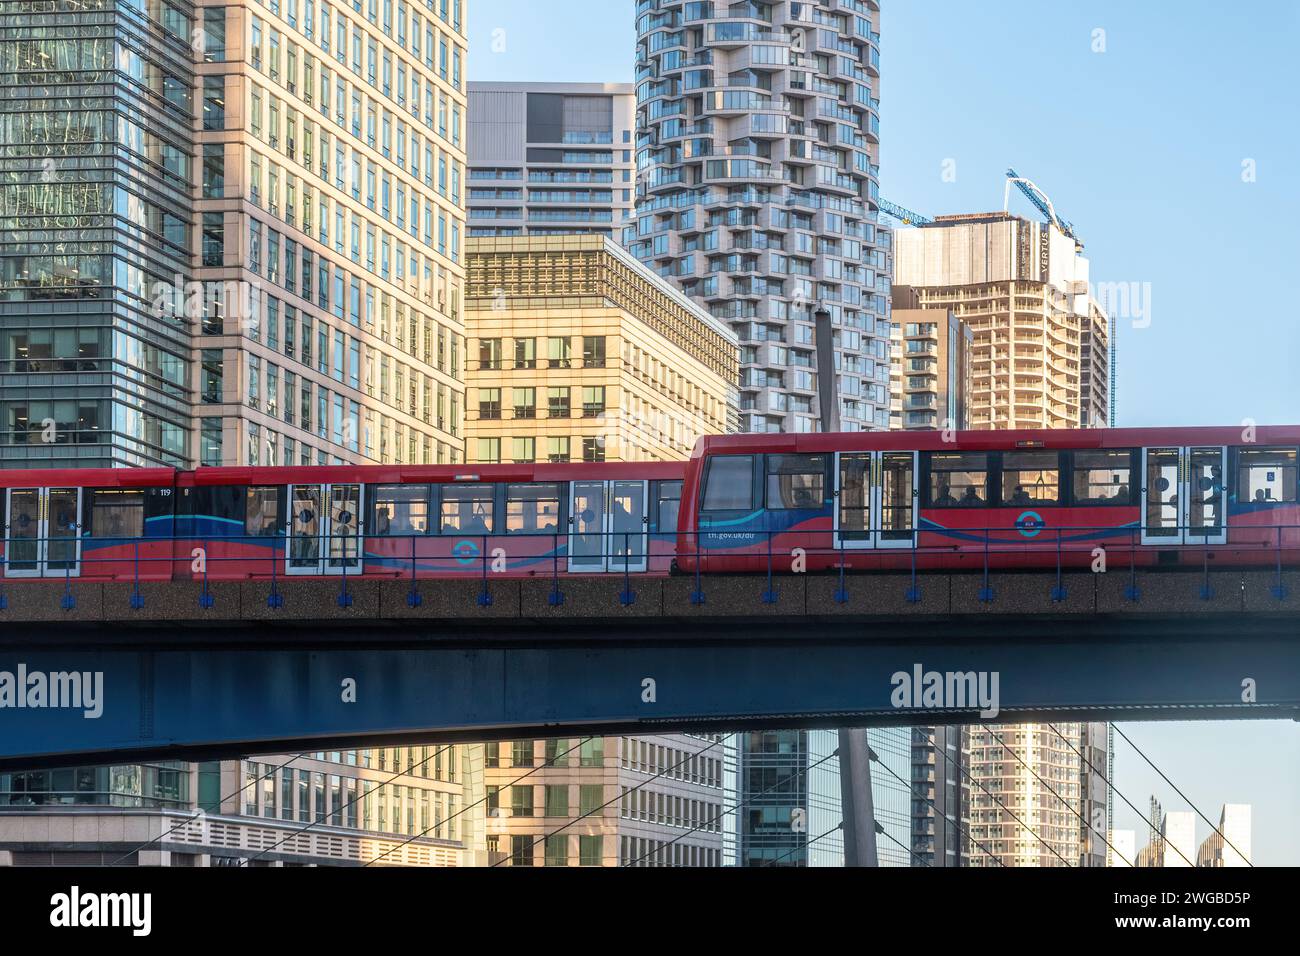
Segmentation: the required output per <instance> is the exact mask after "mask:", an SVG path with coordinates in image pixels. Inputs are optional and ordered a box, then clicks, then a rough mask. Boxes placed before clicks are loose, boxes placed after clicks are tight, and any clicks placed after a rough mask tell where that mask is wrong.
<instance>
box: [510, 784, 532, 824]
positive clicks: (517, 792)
mask: <svg viewBox="0 0 1300 956" xmlns="http://www.w3.org/2000/svg"><path fill="white" fill-rule="evenodd" d="M510 815H511V816H512V817H531V816H532V815H533V788H532V787H531V786H530V785H528V784H521V783H516V784H511V786H510Z"/></svg>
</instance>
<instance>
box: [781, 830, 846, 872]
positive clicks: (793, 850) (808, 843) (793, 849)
mask: <svg viewBox="0 0 1300 956" xmlns="http://www.w3.org/2000/svg"><path fill="white" fill-rule="evenodd" d="M843 829H844V824H843V822H840V823H837V824H835V826H833V827H831V828H830V829H829V830H827V831H826V832H825V833H820V834H818V835H817V836H815V837H813V838H812V839H811V840H805V841H804V842H803V843H800V844H799V845H798V846H792V847H790V849H788V850H786V851H785V852H784V853H782V854H781V855H780V856H778V857H773V858H772V859H770V860H768V861H767V862H766V863H764V864H763V865H764V866H776V865H777V864H778V863H780V862H781V861H782V860H784V859H785V858H786V857H787V856H789V855H790V854H791V853H798V852H799V851H800V850H806V849H808V848H809V847H810V846H812V845H813V844H814V843H816V842H817V841H818V840H821V839H823V838H825V837H828V836H830V835H831V834H832V833H834V832H836V831H837V830H843Z"/></svg>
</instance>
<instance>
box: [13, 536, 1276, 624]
mask: <svg viewBox="0 0 1300 956" xmlns="http://www.w3.org/2000/svg"><path fill="white" fill-rule="evenodd" d="M1226 530H1227V535H1228V537H1229V540H1228V541H1227V542H1226V543H1223V542H1215V541H1201V540H1195V539H1196V538H1197V537H1205V538H1209V537H1217V536H1220V535H1223V534H1224V533H1225V529H1224V528H1223V527H1209V528H1207V527H1203V526H1198V527H1191V526H1162V527H1160V528H1158V529H1149V528H1142V527H1140V526H1136V525H1135V526H1129V527H1115V526H1113V525H1111V526H1102V525H1095V526H1085V525H1076V526H1069V527H1059V528H1044V527H1040V526H1035V527H1032V528H1026V526H1024V525H1019V524H1016V525H1011V526H1000V527H987V528H962V529H935V530H930V529H922V530H919V531H912V532H908V531H902V532H891V531H888V530H886V531H879V530H877V531H850V532H845V533H843V534H841V533H839V532H832V531H829V530H824V529H823V530H809V531H803V530H789V529H784V530H779V531H759V530H741V531H731V530H728V531H726V532H720V531H718V530H707V529H706V530H703V531H692V532H677V533H661V534H655V533H650V532H647V531H616V532H591V533H576V532H575V533H572V534H570V533H569V532H568V531H543V532H517V533H511V534H492V533H490V532H489V533H478V534H463V535H456V534H441V535H434V534H419V533H413V534H404V535H403V534H387V535H361V536H357V535H354V534H338V535H302V536H299V535H292V536H286V535H285V534H283V533H279V534H272V535H266V534H262V535H219V536H218V535H207V536H186V535H171V536H166V535H155V536H149V537H139V538H124V537H123V538H116V537H115V538H97V537H84V538H68V537H66V536H65V537H48V538H35V537H25V538H21V539H14V538H10V539H9V540H8V541H7V542H6V548H5V551H4V553H3V554H2V555H0V611H4V610H6V609H7V608H8V598H7V597H6V596H5V590H4V589H5V588H6V587H8V586H10V585H15V584H16V585H19V586H21V584H22V583H23V582H25V581H32V580H43V581H51V580H61V581H62V582H63V584H64V589H63V595H62V597H61V606H62V608H63V609H64V610H72V609H73V608H75V607H76V597H75V594H74V593H73V590H72V582H73V581H74V580H79V579H82V578H85V579H88V580H91V581H104V580H113V581H119V582H128V583H131V584H132V585H133V587H132V591H131V594H130V597H129V599H128V603H129V606H130V607H131V608H132V609H133V610H139V609H141V608H143V607H144V604H145V599H144V595H143V593H142V592H141V590H140V585H141V583H142V582H154V581H165V580H176V581H184V580H189V581H196V582H199V583H200V584H201V590H200V594H199V598H198V601H199V606H200V607H201V608H204V609H210V608H212V607H213V606H214V603H215V597H214V595H213V592H212V590H211V587H210V584H211V583H212V582H214V581H218V582H222V581H247V580H267V581H269V583H270V589H269V592H268V596H267V606H268V607H270V608H279V607H283V605H284V596H283V593H282V592H281V590H280V582H281V581H282V580H283V579H285V578H298V577H304V578H309V579H329V580H335V579H337V580H338V582H339V595H338V603H339V606H340V607H350V606H351V605H352V595H351V592H350V591H349V589H348V578H349V577H353V578H355V577H357V576H358V575H362V574H364V575H367V576H368V577H371V578H386V579H392V580H398V579H409V581H410V591H409V592H408V595H407V603H408V604H409V605H410V606H411V607H413V608H414V607H419V606H420V605H421V604H422V603H423V597H422V595H421V594H420V590H419V586H418V582H419V581H421V580H429V579H440V578H441V579H447V578H453V579H459V580H470V579H477V580H478V581H480V582H481V585H482V586H481V589H480V591H479V593H478V596H477V602H478V604H479V605H481V606H483V607H488V606H490V605H491V604H492V592H491V587H490V582H491V581H492V580H493V579H494V578H512V577H529V578H533V579H537V578H539V577H545V576H549V577H550V579H551V591H550V594H549V596H548V601H549V603H550V605H551V606H559V605H562V604H563V603H564V601H565V595H564V590H563V588H562V586H561V581H562V580H563V579H565V578H569V577H577V576H584V575H586V576H591V575H602V576H613V575H617V576H621V578H622V584H623V589H622V591H621V592H620V593H619V601H620V602H621V603H622V605H623V606H625V607H626V606H630V605H631V604H633V603H635V601H636V591H635V589H634V587H633V582H634V580H635V579H636V578H637V577H641V576H645V575H664V574H668V573H670V572H673V571H677V572H681V573H685V574H690V575H693V577H694V589H693V590H692V592H691V594H690V601H691V603H692V604H694V605H702V604H704V603H705V602H706V594H705V587H704V584H705V581H706V579H707V576H709V575H712V574H715V573H718V572H723V571H725V572H731V573H745V572H749V573H755V572H757V573H761V574H765V575H766V587H765V589H764V590H763V592H762V594H761V601H762V602H763V603H766V604H776V603H778V602H779V599H780V590H779V586H778V578H779V577H781V576H787V575H791V574H800V573H804V572H812V573H817V572H825V573H836V574H838V577H839V581H838V587H837V589H836V591H835V595H834V598H835V600H836V601H837V602H838V603H841V604H844V603H848V602H849V599H850V592H849V586H848V579H849V572H850V571H853V572H863V571H890V572H894V573H898V572H900V571H901V572H906V573H908V574H909V583H908V585H907V588H906V591H905V598H906V600H907V601H908V602H909V603H913V604H915V603H919V602H920V601H921V599H922V588H921V579H922V574H921V572H922V570H926V571H933V572H940V573H948V572H951V571H954V570H970V571H977V570H978V571H979V572H981V574H982V582H981V587H980V590H979V600H980V601H982V602H984V603H993V602H994V600H995V598H996V595H995V593H994V588H993V584H992V573H993V572H994V570H1017V569H1018V568H1017V567H1016V565H1017V564H1018V562H1016V561H1012V560H1008V558H1010V557H1017V558H1025V557H1027V556H1029V555H1034V556H1036V558H1037V560H1036V561H1035V562H1034V563H1033V568H1034V569H1036V570H1042V569H1044V568H1045V567H1050V566H1051V565H1050V564H1047V563H1045V561H1044V558H1047V560H1048V561H1051V560H1053V559H1054V563H1055V576H1056V580H1055V584H1054V585H1053V587H1052V590H1051V600H1052V601H1053V602H1062V601H1065V600H1067V599H1068V592H1067V588H1066V584H1065V577H1064V574H1065V569H1066V568H1067V567H1070V568H1075V567H1081V566H1092V568H1093V570H1094V571H1099V572H1110V571H1114V570H1120V571H1121V573H1127V575H1128V577H1129V582H1128V586H1127V588H1126V591H1125V595H1126V598H1127V599H1128V600H1130V601H1134V602H1136V601H1140V600H1141V592H1140V589H1139V587H1138V581H1137V571H1138V568H1139V567H1145V566H1149V565H1150V564H1151V563H1152V562H1151V556H1152V552H1155V551H1159V552H1175V553H1178V554H1180V555H1183V556H1191V557H1192V558H1197V557H1199V559H1200V565H1201V570H1202V573H1203V579H1202V585H1201V597H1202V599H1204V600H1207V601H1208V600H1211V599H1213V597H1214V591H1213V588H1212V586H1211V581H1210V570H1211V568H1212V564H1211V560H1212V558H1217V557H1219V556H1221V555H1222V554H1223V552H1230V554H1228V555H1227V556H1226V560H1225V561H1217V560H1216V561H1215V566H1223V565H1225V564H1226V565H1230V566H1233V567H1239V566H1252V567H1262V566H1271V567H1272V568H1273V569H1274V570H1275V572H1276V576H1277V578H1276V584H1275V586H1274V587H1273V589H1272V591H1273V594H1274V596H1275V597H1276V598H1277V599H1278V600H1279V601H1281V600H1286V598H1287V597H1288V594H1287V590H1286V587H1285V584H1284V579H1283V569H1284V568H1285V567H1288V566H1300V525H1298V524H1286V525H1252V526H1246V527H1237V528H1232V529H1226ZM945 533H959V534H960V535H961V541H960V543H955V544H954V543H942V544H941V543H933V542H932V541H929V542H927V543H925V544H922V543H921V541H922V539H923V538H927V539H933V538H935V537H939V536H941V535H943V534H945ZM724 534H725V535H726V538H725V539H724V540H726V541H727V542H728V543H727V544H725V545H722V544H719V539H720V538H721V536H722V535H724ZM891 534H898V535H900V537H899V538H898V539H896V540H888V539H885V540H884V541H883V543H882V536H887V535H891ZM1156 534H1159V535H1165V536H1168V537H1169V538H1171V539H1175V538H1176V539H1177V540H1170V541H1167V542H1166V541H1163V540H1148V541H1147V542H1146V543H1144V542H1143V538H1148V539H1152V538H1153V535H1156ZM855 535H856V536H858V537H856V538H855V537H854V536H855ZM1189 538H1190V539H1191V540H1188V539H1189ZM1234 539H1235V540H1234ZM778 544H779V546H778ZM422 545H423V546H422ZM232 547H253V548H257V549H259V551H261V552H263V553H251V554H250V553H238V554H230V553H223V552H224V551H225V550H227V549H230V548H232ZM108 549H117V553H114V554H111V555H106V554H102V553H99V552H103V551H106V550H108ZM42 555H43V556H44V557H42ZM1139 558H1141V560H1139ZM938 559H944V560H938ZM955 559H961V560H962V561H963V562H965V561H967V560H968V559H974V560H970V561H969V563H968V564H963V565H962V566H961V567H958V566H957V565H956V564H955V563H954V562H955ZM1112 560H1113V561H1116V562H1117V563H1118V565H1119V567H1118V568H1115V567H1111V566H1110V562H1112ZM724 562H725V564H724ZM1098 562H1102V564H1101V567H1100V568H1098V567H1096V564H1097V563H1098ZM1179 566H1180V567H1182V568H1186V567H1187V566H1188V563H1187V562H1186V561H1183V562H1180V564H1179Z"/></svg>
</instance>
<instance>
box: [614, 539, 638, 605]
mask: <svg viewBox="0 0 1300 956" xmlns="http://www.w3.org/2000/svg"><path fill="white" fill-rule="evenodd" d="M631 567H632V533H631V532H630V531H624V532H623V593H622V594H620V595H619V596H618V599H619V601H620V602H621V603H622V605H623V606H624V607H630V606H631V605H632V602H633V601H635V600H636V592H635V591H633V590H632V574H631Z"/></svg>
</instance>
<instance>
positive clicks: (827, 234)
mask: <svg viewBox="0 0 1300 956" xmlns="http://www.w3.org/2000/svg"><path fill="white" fill-rule="evenodd" d="M879 15H880V13H879V4H878V3H876V2H875V0H820V2H805V3H786V2H775V3H766V2H758V0H747V2H742V3H724V2H685V0H642V2H640V3H638V5H637V73H636V82H637V87H636V93H637V122H636V150H637V172H638V184H637V195H636V200H637V203H636V220H635V222H634V223H632V224H631V225H630V226H629V227H628V228H627V229H626V230H624V239H623V242H624V245H626V246H627V248H628V249H629V250H631V251H632V252H633V253H634V254H635V255H636V256H637V257H638V258H639V259H641V260H642V261H643V262H646V263H647V264H649V265H651V266H652V267H653V268H654V269H655V270H656V271H657V272H659V273H660V274H661V275H663V276H665V277H667V278H670V279H671V280H672V281H673V282H675V283H676V284H677V285H678V286H679V287H680V288H681V289H682V290H683V291H684V292H686V293H687V294H688V295H690V296H693V297H694V298H696V299H698V300H699V301H700V302H701V303H703V304H704V305H705V307H706V308H708V310H709V311H710V312H711V313H712V314H713V315H714V316H716V317H717V318H719V319H723V320H725V321H727V322H729V323H731V325H732V327H733V328H734V329H735V330H736V332H737V335H738V336H739V338H740V342H741V349H742V353H741V379H740V389H741V416H742V420H741V430H742V431H752V432H767V431H789V432H811V431H816V430H817V428H818V422H819V410H818V404H817V398H816V397H817V387H816V377H817V375H818V374H819V372H820V374H827V375H835V376H836V388H835V393H836V394H837V395H838V397H839V401H840V427H841V428H842V429H843V430H846V431H860V430H868V429H876V428H887V427H888V425H889V394H888V391H889V303H888V297H889V267H888V262H887V252H886V250H885V249H884V248H883V247H882V246H881V245H880V239H879V235H878V232H877V229H878V227H877V224H876V216H877V205H876V197H877V187H878V179H879V169H878V165H877V163H878V148H879V128H880V127H879V122H880V121H879V77H880V68H879V65H880V49H879V42H880V37H879V33H878V28H879ZM819 310H825V311H826V312H827V313H828V314H829V316H830V321H831V325H832V328H833V336H834V365H835V368H834V369H829V368H827V369H820V370H819V369H818V368H817V358H816V356H817V350H816V342H815V334H816V333H815V329H816V322H815V316H816V314H817V313H818V311H819Z"/></svg>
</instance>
